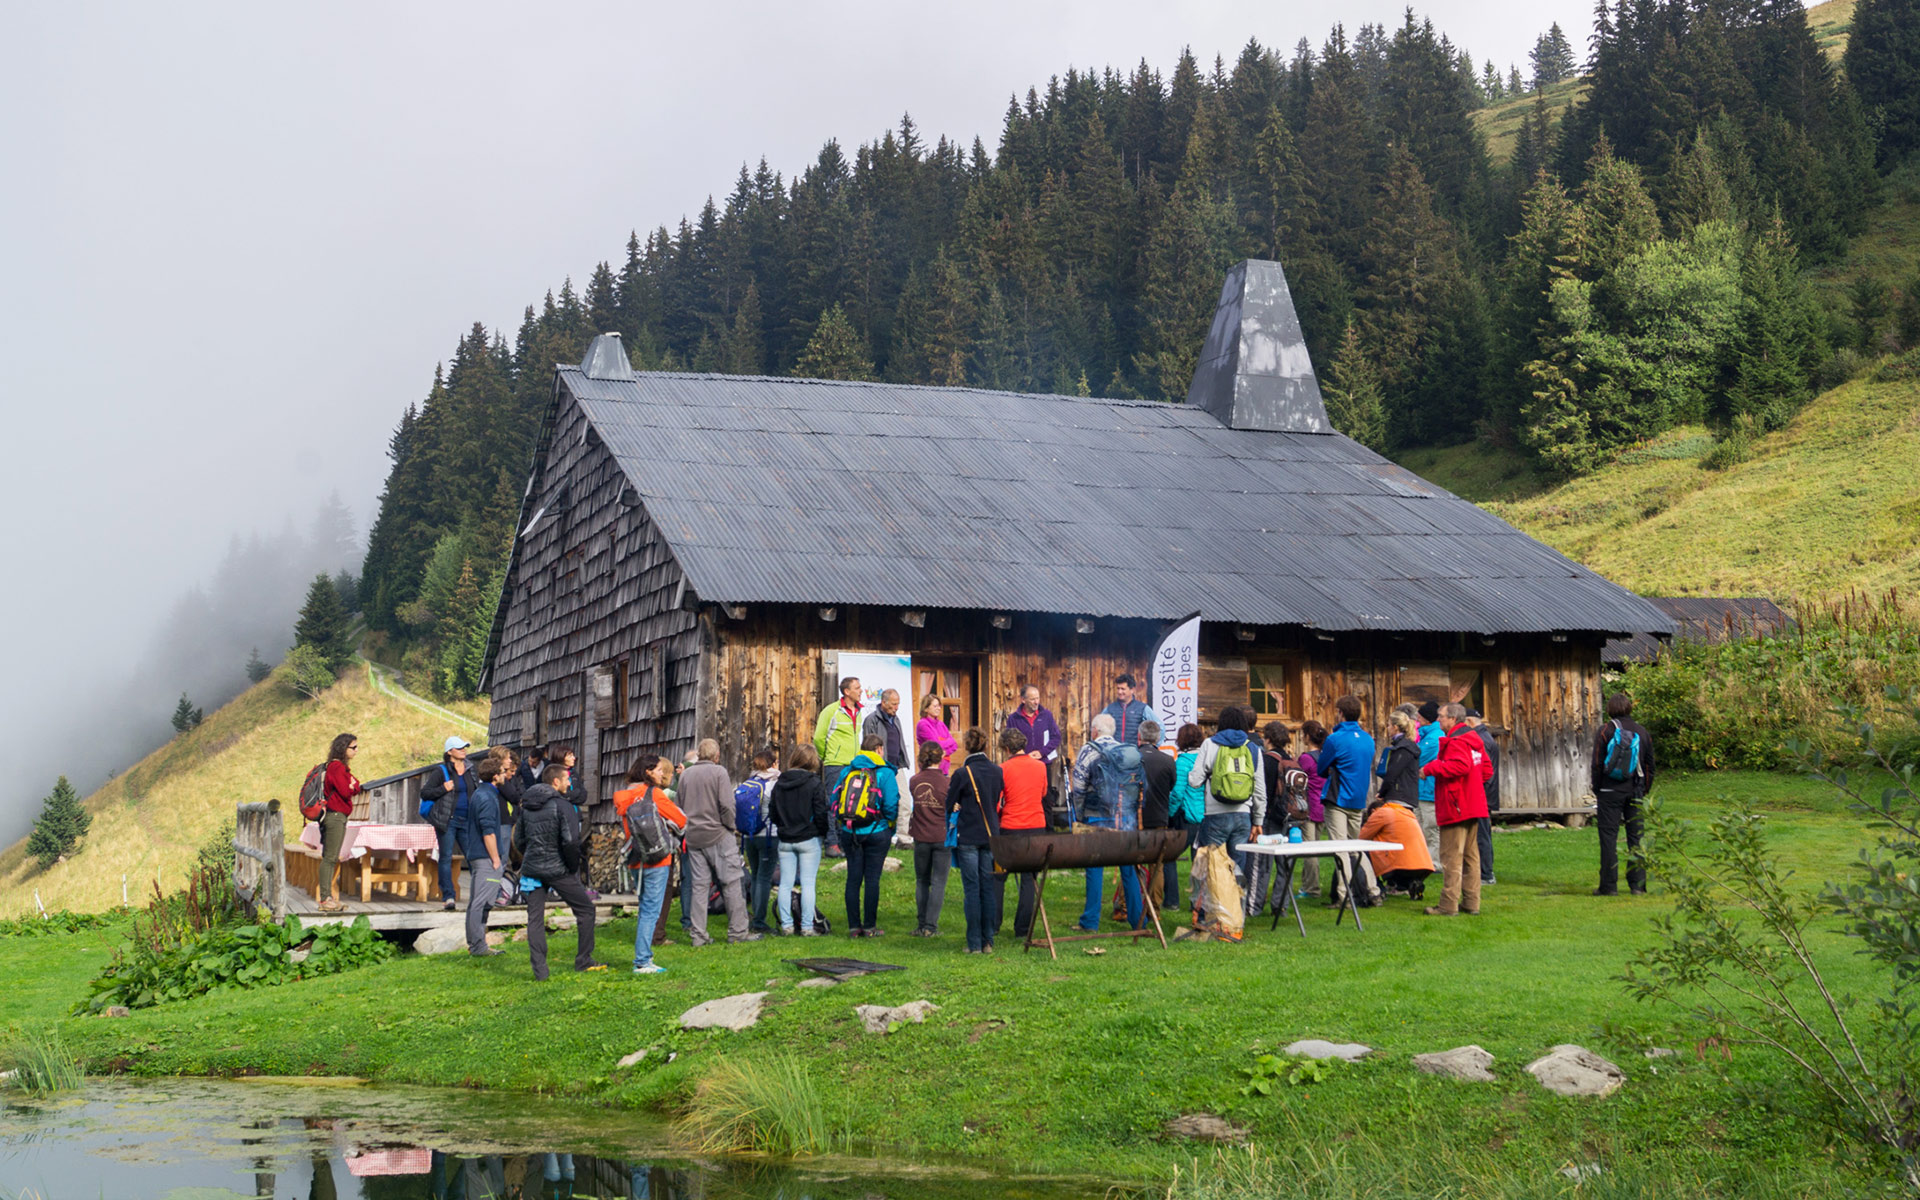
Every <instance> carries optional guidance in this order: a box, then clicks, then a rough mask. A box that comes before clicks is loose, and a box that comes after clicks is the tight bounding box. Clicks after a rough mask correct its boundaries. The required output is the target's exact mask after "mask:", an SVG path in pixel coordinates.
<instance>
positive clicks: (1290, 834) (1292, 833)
mask: <svg viewBox="0 0 1920 1200" xmlns="http://www.w3.org/2000/svg"><path fill="white" fill-rule="evenodd" d="M1304 840H1305V839H1303V838H1302V837H1301V836H1300V827H1299V826H1298V825H1289V826H1288V827H1287V841H1288V842H1290V843H1292V844H1293V845H1295V846H1298V845H1299V844H1300V843H1301V842H1302V841H1304Z"/></svg>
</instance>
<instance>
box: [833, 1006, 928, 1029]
mask: <svg viewBox="0 0 1920 1200" xmlns="http://www.w3.org/2000/svg"><path fill="white" fill-rule="evenodd" d="M939 1011H940V1006H939V1005H938V1004H935V1003H934V1002H933V1001H931V1000H913V1001H910V1002H908V1003H906V1004H902V1005H901V1006H900V1007H898V1008H888V1007H887V1006H886V1005H884V1004H856V1005H854V1007H853V1014H854V1015H855V1016H857V1017H859V1018H860V1023H861V1024H862V1025H864V1026H866V1029H867V1032H868V1033H891V1032H892V1031H893V1029H894V1027H895V1026H898V1025H918V1024H920V1023H921V1022H922V1021H925V1020H926V1019H927V1014H928V1013H934V1012H939Z"/></svg>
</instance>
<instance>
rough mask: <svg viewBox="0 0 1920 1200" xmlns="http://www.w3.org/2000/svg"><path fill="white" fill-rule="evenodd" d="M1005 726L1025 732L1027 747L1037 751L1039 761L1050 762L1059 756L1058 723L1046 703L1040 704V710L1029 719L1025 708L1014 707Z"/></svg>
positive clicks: (1059, 738)
mask: <svg viewBox="0 0 1920 1200" xmlns="http://www.w3.org/2000/svg"><path fill="white" fill-rule="evenodd" d="M1007 728H1008V729H1018V730H1019V731H1020V732H1021V733H1023V734H1025V735H1026V737H1027V749H1028V750H1029V751H1034V750H1037V751H1039V752H1040V761H1042V762H1052V761H1053V760H1054V759H1056V758H1058V757H1060V745H1061V740H1062V739H1061V737H1060V723H1059V722H1058V721H1055V720H1054V719H1053V714H1052V713H1051V712H1049V711H1047V706H1046V705H1044V704H1043V705H1041V706H1040V711H1039V712H1036V713H1034V714H1033V717H1032V719H1031V720H1029V719H1028V717H1027V710H1026V709H1025V708H1016V709H1014V710H1013V715H1012V716H1010V717H1008V718H1007Z"/></svg>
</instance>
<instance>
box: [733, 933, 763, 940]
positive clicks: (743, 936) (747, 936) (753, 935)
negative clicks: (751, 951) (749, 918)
mask: <svg viewBox="0 0 1920 1200" xmlns="http://www.w3.org/2000/svg"><path fill="white" fill-rule="evenodd" d="M766 936H767V935H766V934H764V933H743V934H741V935H740V936H739V937H737V938H728V939H727V940H728V941H729V942H757V941H760V940H761V939H762V938H764V937H766Z"/></svg>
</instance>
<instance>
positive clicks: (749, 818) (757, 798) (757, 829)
mask: <svg viewBox="0 0 1920 1200" xmlns="http://www.w3.org/2000/svg"><path fill="white" fill-rule="evenodd" d="M769 786H770V785H769V783H768V781H767V780H764V779H749V780H747V781H746V782H745V783H743V784H741V785H740V786H739V787H736V788H734V789H733V824H734V828H735V829H737V830H739V832H740V836H741V837H758V836H760V834H761V833H762V832H763V831H764V832H767V833H772V832H773V825H772V823H771V822H769V821H768V820H767V789H768V787H769Z"/></svg>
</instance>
